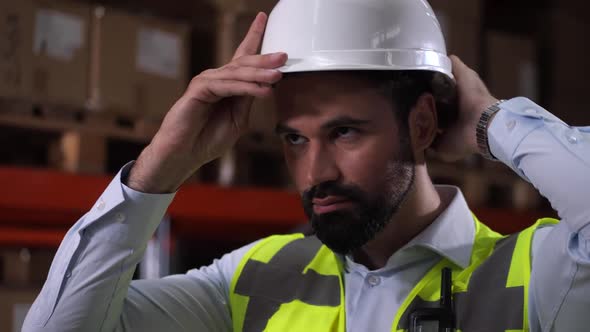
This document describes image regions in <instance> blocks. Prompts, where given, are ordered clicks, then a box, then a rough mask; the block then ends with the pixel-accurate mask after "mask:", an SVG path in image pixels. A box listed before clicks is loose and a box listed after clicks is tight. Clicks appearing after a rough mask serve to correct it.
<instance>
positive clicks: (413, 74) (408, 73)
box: [350, 70, 457, 129]
mask: <svg viewBox="0 0 590 332" xmlns="http://www.w3.org/2000/svg"><path fill="white" fill-rule="evenodd" d="M350 73H351V74H353V75H356V76H358V77H363V78H366V79H368V80H370V81H372V82H375V83H376V84H378V86H379V88H380V89H381V90H382V92H383V93H384V94H386V95H387V96H388V97H389V96H390V97H391V100H392V103H393V106H394V113H395V115H396V117H397V119H398V121H399V122H400V124H401V125H402V126H403V128H404V129H408V117H409V114H410V111H411V110H412V108H413V107H414V106H415V105H416V102H417V101H418V98H419V97H420V96H421V95H423V94H424V93H430V94H432V95H433V96H434V99H435V101H436V109H437V117H438V126H439V128H447V127H448V126H450V125H451V124H452V123H453V122H454V121H455V120H456V118H457V106H456V86H455V83H454V81H452V80H451V79H450V78H448V77H447V76H446V75H444V74H441V73H438V72H433V71H426V70H403V71H355V72H350Z"/></svg>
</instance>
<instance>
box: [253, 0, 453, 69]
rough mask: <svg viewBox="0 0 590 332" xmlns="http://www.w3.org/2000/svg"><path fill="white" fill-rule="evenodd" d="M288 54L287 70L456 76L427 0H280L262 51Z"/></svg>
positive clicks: (272, 13) (267, 31) (271, 19)
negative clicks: (438, 73) (390, 72)
mask: <svg viewBox="0 0 590 332" xmlns="http://www.w3.org/2000/svg"><path fill="white" fill-rule="evenodd" d="M274 52H285V53H287V54H288V55H289V60H288V61H287V64H286V65H285V66H284V67H281V68H280V70H281V71H282V72H285V73H293V72H309V71H328V70H429V71H435V72H440V73H443V74H445V75H446V76H447V77H449V78H451V79H452V78H453V74H452V69H451V60H450V59H449V58H448V57H447V52H446V47H445V41H444V38H443V35H442V32H441V28H440V24H439V22H438V20H437V19H436V16H435V15H434V12H433V10H432V8H431V7H430V5H429V4H428V3H427V2H426V0H280V1H279V2H278V4H277V5H276V7H275V8H274V9H273V11H272V12H271V14H270V16H269V19H268V23H267V27H266V32H265V35H264V41H263V43H262V51H261V53H262V54H267V53H274Z"/></svg>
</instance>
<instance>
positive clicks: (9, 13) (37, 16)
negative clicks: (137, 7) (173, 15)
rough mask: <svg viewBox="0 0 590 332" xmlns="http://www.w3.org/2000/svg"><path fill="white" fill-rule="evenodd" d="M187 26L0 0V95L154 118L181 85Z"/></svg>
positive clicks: (39, 0) (58, 4)
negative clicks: (1, 0) (2, 0)
mask: <svg viewBox="0 0 590 332" xmlns="http://www.w3.org/2000/svg"><path fill="white" fill-rule="evenodd" d="M189 32H190V29H189V27H188V26H187V25H184V24H180V23H174V22H169V21H166V20H162V19H157V18H154V17H142V16H133V15H129V14H125V13H122V12H116V11H114V10H111V9H105V8H102V7H98V8H96V7H91V6H88V5H84V4H81V3H78V2H68V1H63V0H60V1H54V0H51V1H50V0H23V1H19V2H14V1H12V2H8V1H4V2H2V3H0V50H1V51H2V53H1V57H0V98H2V99H3V100H6V99H11V100H12V99H15V100H27V101H29V102H31V103H32V104H36V105H40V106H47V107H51V108H52V109H59V110H62V111H70V110H82V109H86V108H87V107H88V106H90V107H91V108H92V109H93V110H98V111H104V112H110V113H111V115H116V116H123V117H125V118H127V119H128V120H131V121H134V120H136V119H147V120H149V121H152V122H158V121H160V120H161V119H162V117H163V115H164V114H165V113H166V111H167V110H168V109H169V108H170V106H171V105H172V104H173V102H174V101H175V100H176V98H178V97H179V96H180V94H181V93H182V92H183V91H184V89H185V87H186V84H187V81H188V77H187V74H188V67H189V64H188V62H189V59H188V42H189ZM89 102H90V103H89Z"/></svg>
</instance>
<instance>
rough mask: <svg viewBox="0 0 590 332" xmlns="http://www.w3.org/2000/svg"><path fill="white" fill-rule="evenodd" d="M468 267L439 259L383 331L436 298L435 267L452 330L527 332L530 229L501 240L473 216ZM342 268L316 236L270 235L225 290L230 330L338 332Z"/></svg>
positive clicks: (342, 325) (402, 325)
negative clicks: (450, 306) (448, 301)
mask: <svg viewBox="0 0 590 332" xmlns="http://www.w3.org/2000/svg"><path fill="white" fill-rule="evenodd" d="M474 221H475V239H474V244H473V249H472V254H471V261H470V265H469V266H468V267H467V268H465V269H463V268H460V267H459V266H457V265H455V264H453V263H452V262H451V261H449V260H447V259H443V260H441V261H440V262H439V263H438V264H436V266H434V267H433V268H432V269H430V271H429V272H427V273H426V275H425V276H424V277H423V278H422V279H421V280H420V281H419V282H418V283H417V284H416V286H415V287H414V289H413V290H412V291H411V292H410V294H409V295H408V297H407V298H406V299H405V300H404V302H403V303H402V305H401V307H400V309H399V311H398V312H397V313H396V314H395V318H394V321H393V325H392V328H391V331H393V332H397V331H407V329H408V324H409V315H410V313H411V312H413V311H414V310H415V309H416V308H424V307H429V306H435V305H436V304H438V302H439V300H440V293H441V283H440V280H441V270H442V269H443V268H445V267H449V268H451V270H452V292H453V298H454V305H455V308H454V309H455V323H456V326H457V330H459V331H463V332H476V331H490V332H491V331H494V332H496V331H498V332H500V331H507V332H515V331H529V322H528V293H529V279H530V272H531V260H530V257H531V245H532V237H533V234H534V231H535V229H537V228H538V227H539V226H541V225H545V224H555V223H557V220H555V219H540V220H538V221H537V223H536V224H535V225H533V226H531V227H529V228H527V229H525V230H524V231H522V232H520V233H517V234H513V235H510V236H502V235H500V234H498V233H496V232H494V231H492V230H491V229H489V228H488V227H487V226H485V225H484V224H482V223H480V222H479V221H478V220H477V219H476V218H475V217H474ZM345 304H346V301H345V298H344V281H343V266H342V262H341V260H340V259H338V257H337V256H336V255H335V254H334V253H333V252H332V251H331V250H330V249H328V248H327V247H326V246H324V245H322V243H321V242H320V241H319V240H318V239H317V238H316V237H304V236H303V235H301V234H295V235H282V236H271V237H268V238H266V239H263V240H262V241H260V242H258V243H257V244H256V245H255V246H254V247H253V248H252V249H250V250H249V251H248V253H247V254H246V255H245V256H244V258H243V259H242V261H241V262H240V264H239V265H238V269H237V270H236V273H235V275H234V277H233V280H232V283H231V286H230V305H231V313H232V320H233V330H234V331H235V332H242V331H243V332H254V331H256V332H259V331H272V332H278V331H300V332H324V331H337V332H345V331H346V320H345V317H346V316H345V315H346V313H345Z"/></svg>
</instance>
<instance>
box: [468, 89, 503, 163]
mask: <svg viewBox="0 0 590 332" xmlns="http://www.w3.org/2000/svg"><path fill="white" fill-rule="evenodd" d="M503 102H505V100H498V101H497V102H495V103H494V104H493V105H492V106H490V107H488V108H487V109H486V110H485V111H484V112H483V113H482V114H481V117H480V118H479V122H478V123H477V128H476V131H475V136H476V138H477V147H478V148H479V152H480V153H481V155H482V156H484V158H486V159H489V160H498V159H496V157H494V156H493V155H492V152H491V151H490V145H489V143H488V126H489V124H490V120H491V119H492V118H493V117H494V114H496V113H498V111H500V107H499V105H500V104H501V103H503Z"/></svg>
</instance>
